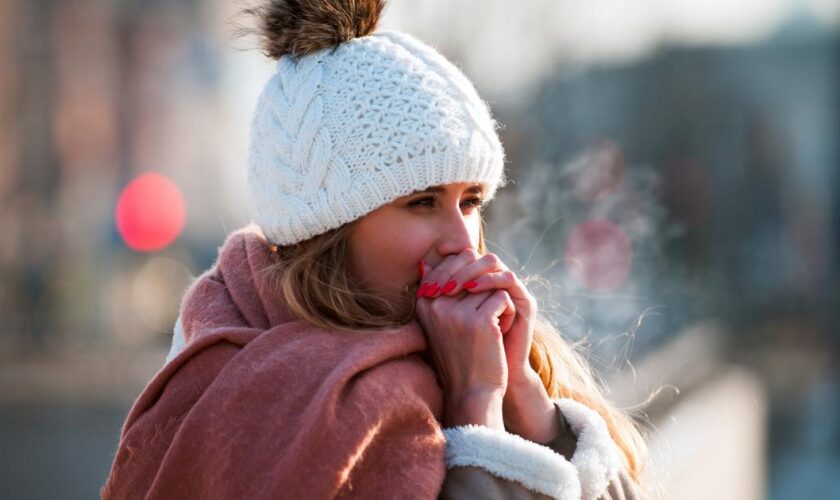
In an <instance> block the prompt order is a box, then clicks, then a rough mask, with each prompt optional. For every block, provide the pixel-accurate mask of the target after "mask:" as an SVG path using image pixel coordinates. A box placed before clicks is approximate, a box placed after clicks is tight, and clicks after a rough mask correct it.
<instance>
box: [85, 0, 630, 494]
mask: <svg viewBox="0 0 840 500" xmlns="http://www.w3.org/2000/svg"><path fill="white" fill-rule="evenodd" d="M382 8H383V5H382V2H380V1H374V0H365V1H358V0H357V1H350V0H344V1H341V0H330V1H326V0H324V1H320V2H303V1H288V2H281V1H272V2H269V3H268V4H266V5H265V6H264V7H263V8H260V9H257V10H254V11H250V12H252V13H254V14H257V15H258V16H260V18H261V20H262V32H263V35H264V37H265V48H266V51H267V53H268V54H269V55H270V56H271V57H274V58H277V59H278V70H277V73H276V74H275V75H274V77H273V78H272V79H271V80H270V81H269V82H268V84H267V85H266V87H265V90H264V91H263V93H262V95H261V97H260V101H259V103H258V105H257V110H256V112H255V115H254V120H253V123H252V125H253V126H252V132H251V150H250V155H249V163H248V190H249V194H250V196H251V199H252V202H253V206H254V214H255V219H256V224H252V225H250V226H248V227H246V228H243V229H241V230H239V231H236V232H235V233H233V234H232V235H230V236H229V237H228V238H227V240H226V241H225V243H224V245H223V246H222V247H221V248H220V252H219V257H218V260H217V262H216V263H215V264H214V266H213V267H212V268H211V269H209V270H207V271H206V272H205V273H204V274H203V275H202V276H200V277H199V278H197V279H196V281H195V282H194V283H193V284H192V286H191V287H190V289H189V290H188V291H187V293H186V294H185V296H184V299H183V302H182V305H181V316H180V318H179V321H178V324H177V326H176V335H175V337H176V338H175V341H174V342H173V350H172V353H171V355H170V359H169V360H168V362H167V364H166V365H165V366H164V367H163V369H162V370H161V371H160V372H159V373H158V374H157V375H156V376H155V377H154V379H153V380H152V381H151V382H150V383H149V385H148V386H147V387H146V389H145V390H144V392H143V394H141V395H140V397H139V398H138V400H137V401H136V403H135V404H134V407H133V408H132V410H131V412H130V413H129V415H128V418H127V420H126V422H125V425H124V428H123V432H122V436H121V439H120V444H119V449H118V451H117V455H116V457H115V459H114V465H113V467H112V470H111V475H110V477H109V478H108V482H107V483H106V485H105V486H104V488H103V491H102V494H103V497H106V498H124V497H144V498H182V497H184V498H277V497H281V498H331V497H356V498H435V497H442V498H546V497H552V498H563V499H577V498H585V499H595V498H639V497H640V496H639V484H638V483H639V473H640V468H641V464H642V463H643V442H642V440H641V438H640V435H639V432H638V430H637V429H636V427H635V426H634V425H633V423H632V422H631V421H630V420H629V419H628V418H627V417H626V416H625V415H624V414H622V413H621V412H619V411H617V410H616V409H614V408H612V407H611V406H609V405H608V404H607V403H606V402H605V400H604V399H603V397H602V396H601V393H600V391H599V389H598V386H597V384H596V383H595V382H594V380H593V378H592V376H591V375H590V374H589V372H588V370H587V369H586V365H585V364H584V363H583V362H582V361H581V360H580V359H579V358H578V357H577V356H576V355H575V354H574V352H573V351H572V350H571V349H570V347H569V346H567V345H566V344H565V343H564V342H563V341H562V340H561V339H560V338H559V335H558V333H557V332H556V331H555V330H553V329H552V328H551V327H550V325H549V324H548V323H547V322H545V321H542V320H541V319H540V317H539V316H538V311H537V305H536V302H535V300H534V298H533V297H532V296H531V295H530V293H529V292H528V290H527V288H526V287H525V286H524V284H523V283H522V282H521V281H520V279H519V278H518V277H517V276H516V275H515V274H514V273H512V272H511V271H510V270H509V269H508V268H507V267H506V266H505V265H504V263H503V262H502V261H501V260H500V259H499V258H498V257H496V256H495V255H493V254H491V253H489V252H487V251H486V249H485V247H484V239H483V232H482V220H481V213H480V208H481V206H482V205H484V204H486V203H487V202H488V201H490V200H491V199H492V198H493V196H494V194H495V192H496V190H497V188H498V187H500V186H502V185H504V184H505V178H504V170H503V161H504V153H503V150H502V146H501V143H500V142H499V139H498V136H497V134H496V130H495V129H496V124H495V122H494V121H493V119H492V118H491V115H490V112H489V110H488V108H487V106H486V104H485V103H484V102H483V101H482V100H481V99H480V97H479V96H478V95H477V93H476V91H475V88H474V87H473V86H472V84H471V83H470V82H469V81H468V80H467V79H466V77H465V76H464V75H463V74H462V73H461V72H460V71H459V70H458V69H457V68H456V67H455V66H454V65H452V64H451V63H450V62H449V61H447V60H446V59H445V58H443V56H441V55H440V54H439V53H437V52H436V51H435V50H434V49H432V48H430V47H428V46H426V45H425V44H423V43H422V42H419V41H418V40H416V39H414V38H412V37H410V36H408V35H406V34H402V33H398V32H387V31H375V28H376V24H377V20H378V17H379V14H380V12H381V10H382Z"/></svg>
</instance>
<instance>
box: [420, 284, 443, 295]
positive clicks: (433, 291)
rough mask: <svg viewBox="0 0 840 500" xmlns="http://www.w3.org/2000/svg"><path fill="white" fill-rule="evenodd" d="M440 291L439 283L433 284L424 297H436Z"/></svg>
mask: <svg viewBox="0 0 840 500" xmlns="http://www.w3.org/2000/svg"><path fill="white" fill-rule="evenodd" d="M438 290H440V285H438V284H437V283H432V284H431V285H430V286H429V288H427V289H426V293H425V294H423V296H424V297H434V295H435V294H436V293H437V292H438Z"/></svg>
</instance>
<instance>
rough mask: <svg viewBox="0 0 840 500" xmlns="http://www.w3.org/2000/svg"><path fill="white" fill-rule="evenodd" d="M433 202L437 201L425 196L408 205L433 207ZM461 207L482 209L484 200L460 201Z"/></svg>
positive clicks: (469, 199) (432, 197) (470, 199)
mask: <svg viewBox="0 0 840 500" xmlns="http://www.w3.org/2000/svg"><path fill="white" fill-rule="evenodd" d="M435 201H437V199H436V198H435V197H434V196H427V197H425V198H419V199H417V200H414V201H412V202H410V203H409V204H408V205H409V206H411V207H415V206H422V207H433V206H434V205H435ZM461 205H462V206H465V207H468V208H478V209H481V208H482V207H484V200H482V199H481V198H468V199H466V200H464V201H462V202H461Z"/></svg>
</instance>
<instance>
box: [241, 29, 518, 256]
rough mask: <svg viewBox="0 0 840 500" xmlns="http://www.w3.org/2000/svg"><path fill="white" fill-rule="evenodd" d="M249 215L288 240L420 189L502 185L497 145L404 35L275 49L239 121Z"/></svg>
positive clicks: (464, 96)
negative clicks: (264, 79) (282, 52)
mask: <svg viewBox="0 0 840 500" xmlns="http://www.w3.org/2000/svg"><path fill="white" fill-rule="evenodd" d="M251 127H252V128H251V143H250V151H249V157H248V169H247V187H248V193H249V196H250V199H251V203H252V208H253V212H254V217H255V220H256V222H257V224H259V226H260V227H261V229H262V230H263V232H264V233H265V235H266V237H267V238H268V239H269V240H270V241H271V242H272V243H275V244H279V245H290V244H293V243H297V242H300V241H303V240H306V239H308V238H311V237H313V236H316V235H319V234H322V233H324V232H326V231H328V230H330V229H334V228H337V227H339V226H341V225H343V224H345V223H347V222H351V221H353V220H356V219H358V218H360V217H362V216H364V215H366V214H367V213H369V212H371V211H373V210H375V209H376V208H378V207H380V206H382V205H384V204H387V203H389V202H391V201H393V200H394V199H396V198H399V197H401V196H405V195H407V194H411V193H412V192H414V191H418V190H423V189H425V188H427V187H430V186H435V185H440V184H447V183H453V182H475V183H481V184H484V186H485V201H489V200H490V199H492V198H493V196H494V195H495V192H496V190H497V188H498V187H500V186H502V185H504V184H505V182H506V179H505V175H504V166H503V164H504V150H503V148H502V145H501V142H500V141H499V137H498V135H497V134H496V128H497V123H496V122H495V121H494V120H493V118H492V117H491V114H490V110H489V108H488V106H487V105H486V103H485V102H484V101H483V100H482V99H481V98H480V97H479V95H478V93H477V92H476V90H475V87H474V86H473V84H472V83H471V82H470V81H469V80H468V79H467V78H466V76H464V74H463V73H462V72H461V71H460V70H459V69H458V68H457V67H455V65H453V64H452V63H451V62H449V61H448V60H447V59H446V58H444V57H443V56H442V55H441V54H440V53H439V52H437V51H436V50H435V49H433V48H431V47H429V46H428V45H426V44H424V43H422V42H420V41H419V40H417V39H415V38H413V37H412V36H410V35H407V34H405V33H400V32H395V31H379V32H375V33H373V34H371V35H368V36H364V37H360V38H354V39H352V40H349V41H347V42H344V43H341V44H339V45H337V46H336V47H334V48H330V49H323V50H320V51H317V52H314V53H312V54H308V55H305V56H301V57H297V58H295V57H292V56H288V55H287V56H283V57H281V58H280V59H279V61H278V63H277V72H276V73H275V74H274V75H273V77H272V78H271V79H270V80H269V81H268V83H267V84H266V86H265V88H264V89H263V91H262V93H261V95H260V98H259V101H258V103H257V107H256V111H255V113H254V117H253V120H252V123H251Z"/></svg>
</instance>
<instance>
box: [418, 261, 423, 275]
mask: <svg viewBox="0 0 840 500" xmlns="http://www.w3.org/2000/svg"><path fill="white" fill-rule="evenodd" d="M417 267H418V269H419V271H420V273H419V274H420V279H421V280H422V279H423V259H420V262H418V263H417Z"/></svg>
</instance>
